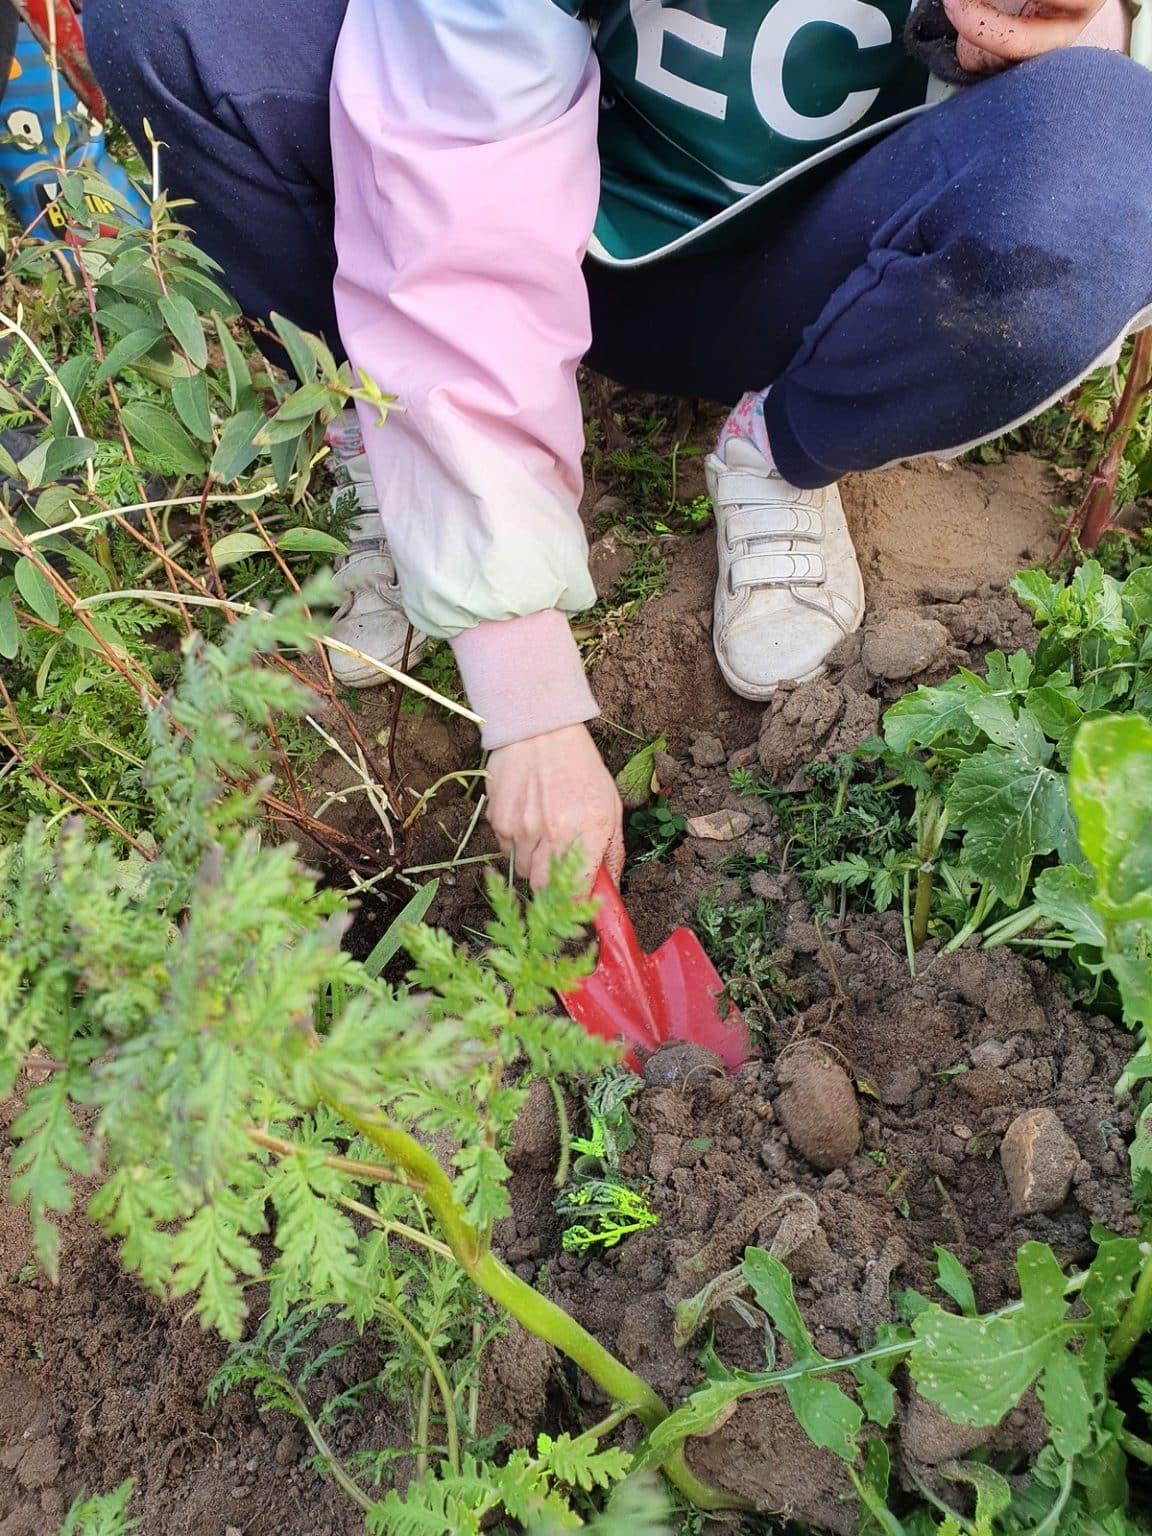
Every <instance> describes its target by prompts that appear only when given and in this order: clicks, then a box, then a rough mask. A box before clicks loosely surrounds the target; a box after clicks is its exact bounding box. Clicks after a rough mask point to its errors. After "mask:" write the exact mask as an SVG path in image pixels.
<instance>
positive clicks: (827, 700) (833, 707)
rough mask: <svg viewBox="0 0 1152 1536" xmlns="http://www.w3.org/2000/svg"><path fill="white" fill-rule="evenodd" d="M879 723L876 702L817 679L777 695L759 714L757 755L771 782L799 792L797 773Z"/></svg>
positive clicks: (854, 742) (851, 744)
mask: <svg viewBox="0 0 1152 1536" xmlns="http://www.w3.org/2000/svg"><path fill="white" fill-rule="evenodd" d="M879 723H880V703H879V700H877V699H873V698H869V696H868V695H867V694H864V693H858V692H857V691H856V689H855V688H850V687H848V686H846V685H844V684H840V685H834V684H832V683H830V682H829V681H828V680H827V678H822V677H818V678H815V679H814V680H813V681H812V682H810V683H802V684H801V685H800V687H798V688H792V689H787V690H784V689H782V690H781V691H780V692H779V693H777V694H776V695H775V696H774V697H773V699H772V702H771V704H769V706H768V708H767V709H766V710H765V711H764V716H763V719H762V720H761V722H760V738H759V741H758V742H757V746H756V755H757V757H758V758H759V760H760V766H761V768H762V769H763V770H764V774H765V776H766V777H767V779H768V780H769V782H770V783H772V784H778V785H781V786H782V787H784V788H787V789H793V788H795V789H798V788H800V787H801V784H802V782H803V781H802V780H801V779H800V778H799V776H800V774H801V770H802V769H803V768H804V767H805V766H806V765H807V764H808V763H813V762H823V761H825V760H826V759H827V758H829V757H832V756H835V754H836V753H838V752H850V751H851V750H852V748H853V747H856V746H859V744H860V742H862V741H863V740H864V739H865V738H866V737H868V736H873V735H875V733H876V728H877V726H878V725H879Z"/></svg>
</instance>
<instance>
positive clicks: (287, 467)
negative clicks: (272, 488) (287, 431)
mask: <svg viewBox="0 0 1152 1536" xmlns="http://www.w3.org/2000/svg"><path fill="white" fill-rule="evenodd" d="M308 430H309V429H308V428H305V429H304V431H303V432H301V433H300V434H299V435H298V436H297V437H286V438H280V439H279V440H278V441H276V442H274V443H272V444H271V446H270V449H269V453H268V462H269V463H270V464H271V466H272V473H273V475H274V476H275V478H276V484H277V485H278V486H279V488H280V489H281V490H282V491H286V490H287V489H288V487H289V485H290V484H291V483H292V476H293V475H294V474H295V473H296V471H297V470H299V469H302V468H303V466H302V465H301V463H300V458H301V455H302V454H303V453H304V452H305V451H306V450H307V444H308Z"/></svg>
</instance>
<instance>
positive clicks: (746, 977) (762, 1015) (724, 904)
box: [694, 891, 802, 1030]
mask: <svg viewBox="0 0 1152 1536" xmlns="http://www.w3.org/2000/svg"><path fill="white" fill-rule="evenodd" d="M694 927H695V928H696V931H697V932H698V933H699V935H700V938H701V941H702V942H703V945H704V948H705V949H706V950H707V952H708V956H709V958H710V959H711V960H712V961H713V962H714V963H715V965H716V968H717V970H718V971H719V972H720V974H721V975H722V976H723V977H725V985H724V992H725V996H727V997H729V998H731V1000H732V1002H733V1003H734V1004H735V1005H736V1007H737V1008H738V1009H739V1010H740V1011H741V1013H742V1014H743V1015H744V1018H745V1019H746V1020H747V1022H748V1024H749V1025H750V1026H751V1027H752V1028H753V1029H759V1030H764V1029H766V1028H767V1026H768V1025H769V1024H770V1023H775V1022H776V1020H777V1019H778V1018H779V1017H780V1016H782V1015H786V1014H789V1013H793V1012H795V1010H796V1007H797V1005H798V1003H799V1001H800V998H801V996H802V989H801V987H800V986H799V985H798V984H797V983H795V982H793V981H791V980H789V978H788V976H787V974H786V973H785V971H784V964H785V961H786V960H787V957H788V951H787V949H786V948H784V946H783V945H781V943H780V942H779V937H780V916H779V913H778V912H777V910H776V909H775V908H773V907H772V906H770V905H769V904H768V903H767V902H765V901H759V900H757V899H756V898H755V897H752V896H748V897H740V898H739V899H737V900H734V901H723V900H721V899H720V897H719V896H718V895H717V893H716V892H715V891H705V892H704V893H703V894H702V895H701V896H700V899H699V901H698V902H697V904H696V916H695V922H694Z"/></svg>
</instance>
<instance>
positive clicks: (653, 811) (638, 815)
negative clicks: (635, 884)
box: [628, 795, 688, 864]
mask: <svg viewBox="0 0 1152 1536" xmlns="http://www.w3.org/2000/svg"><path fill="white" fill-rule="evenodd" d="M687 826H688V822H687V819H686V817H684V816H681V815H680V814H679V813H678V812H677V811H674V810H672V808H671V807H670V806H669V804H668V797H667V795H657V796H656V799H655V801H654V802H653V803H652V804H651V805H650V806H648V807H647V808H646V809H645V810H642V811H633V813H632V815H631V816H629V818H628V831H629V832H630V833H631V834H632V835H633V836H634V837H636V838H638V839H639V840H640V845H641V847H640V852H639V853H637V854H636V856H635V858H634V859H633V861H632V862H633V863H635V864H647V863H648V862H649V861H650V860H653V859H655V860H657V861H659V860H660V859H664V858H667V856H668V855H669V854H670V853H671V852H672V850H673V848H675V847H676V845H677V844H678V843H679V842H680V841H681V840H682V838H683V837H684V833H685V830H686V829H687Z"/></svg>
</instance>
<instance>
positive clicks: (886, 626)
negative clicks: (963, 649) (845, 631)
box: [860, 608, 951, 682]
mask: <svg viewBox="0 0 1152 1536" xmlns="http://www.w3.org/2000/svg"><path fill="white" fill-rule="evenodd" d="M950 639H951V636H950V635H949V633H948V631H947V630H946V629H945V628H944V626H943V624H941V623H939V622H938V620H936V619H924V618H921V617H920V616H919V615H918V614H916V613H912V612H910V611H909V610H908V609H906V608H897V609H895V610H894V611H893V612H892V613H889V614H887V615H886V616H885V617H884V618H882V619H881V620H880V621H879V622H878V623H877V624H873V625H871V626H869V628H868V630H867V631H866V632H865V635H864V644H863V648H862V650H861V653H860V654H861V660H862V661H863V663H864V666H865V667H866V668H867V670H868V672H870V673H871V675H872V676H873V677H876V678H879V679H880V680H881V681H882V682H904V681H905V680H906V679H907V678H910V677H916V676H918V675H919V674H920V673H921V672H927V671H929V670H930V669H931V668H932V667H934V666H935V665H936V663H937V662H938V661H940V660H941V659H942V658H943V655H944V652H945V651H946V650H947V649H948V644H949V641H950Z"/></svg>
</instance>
